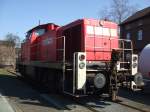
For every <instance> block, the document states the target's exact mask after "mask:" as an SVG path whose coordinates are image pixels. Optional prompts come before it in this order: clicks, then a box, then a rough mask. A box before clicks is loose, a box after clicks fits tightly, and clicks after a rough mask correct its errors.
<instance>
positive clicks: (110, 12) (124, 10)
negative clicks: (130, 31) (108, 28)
mask: <svg viewBox="0 0 150 112" xmlns="http://www.w3.org/2000/svg"><path fill="white" fill-rule="evenodd" d="M136 11H137V7H135V6H133V5H131V4H130V3H129V0H112V3H111V5H110V6H109V7H108V8H107V7H105V8H104V9H103V10H102V11H101V18H102V19H108V20H111V21H114V22H116V23H118V24H120V23H121V22H122V21H124V20H125V19H126V18H127V17H129V16H131V15H132V14H133V13H135V12H136Z"/></svg>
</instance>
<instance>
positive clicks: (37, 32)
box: [35, 29, 46, 36]
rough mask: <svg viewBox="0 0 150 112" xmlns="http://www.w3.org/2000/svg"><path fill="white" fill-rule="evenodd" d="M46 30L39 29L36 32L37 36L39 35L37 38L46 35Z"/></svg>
mask: <svg viewBox="0 0 150 112" xmlns="http://www.w3.org/2000/svg"><path fill="white" fill-rule="evenodd" d="M45 31H46V30H45V29H37V30H36V31H35V34H36V35H37V36H41V35H43V34H44V33H45Z"/></svg>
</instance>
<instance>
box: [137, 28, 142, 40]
mask: <svg viewBox="0 0 150 112" xmlns="http://www.w3.org/2000/svg"><path fill="white" fill-rule="evenodd" d="M142 35H143V31H142V30H139V31H138V40H142Z"/></svg>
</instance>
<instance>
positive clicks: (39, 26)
mask: <svg viewBox="0 0 150 112" xmlns="http://www.w3.org/2000/svg"><path fill="white" fill-rule="evenodd" d="M51 24H53V25H55V26H58V25H56V24H54V23H47V24H41V25H38V26H36V27H34V28H32V29H30V30H29V31H27V32H31V31H33V30H35V29H38V28H41V27H43V26H47V25H51Z"/></svg>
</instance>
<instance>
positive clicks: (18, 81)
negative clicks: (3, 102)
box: [0, 74, 111, 110]
mask: <svg viewBox="0 0 150 112" xmlns="http://www.w3.org/2000/svg"><path fill="white" fill-rule="evenodd" d="M0 92H1V93H2V94H3V95H4V96H6V97H10V98H13V99H14V98H16V99H17V100H19V103H20V104H25V105H30V106H32V105H33V106H44V107H48V108H49V107H52V108H55V109H57V110H64V109H65V110H66V109H67V110H71V109H70V107H71V106H72V105H76V104H77V102H75V101H74V100H72V97H68V96H65V95H52V97H53V96H54V97H56V96H57V97H56V98H54V97H53V98H54V100H55V102H54V103H58V104H60V105H61V107H62V108H59V107H57V106H56V105H53V104H50V103H49V102H47V101H46V100H44V98H42V97H41V96H40V94H41V93H40V92H41V89H40V92H39V91H38V90H37V88H36V90H35V88H34V89H33V88H32V87H31V85H30V84H29V83H26V82H25V80H24V79H22V78H21V77H17V76H14V75H7V74H0ZM42 92H43V93H42V94H45V93H44V91H42ZM46 94H47V91H46ZM50 96H51V95H50ZM62 96H63V97H62ZM78 101H79V102H82V103H83V104H87V105H89V106H91V107H98V108H104V107H105V106H108V105H111V104H110V103H109V102H105V101H104V100H99V101H96V100H92V98H91V97H85V98H81V99H79V100H78ZM71 108H72V107H71Z"/></svg>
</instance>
